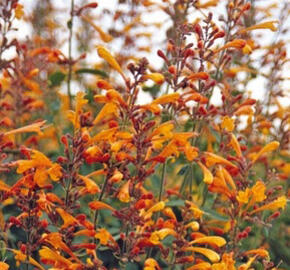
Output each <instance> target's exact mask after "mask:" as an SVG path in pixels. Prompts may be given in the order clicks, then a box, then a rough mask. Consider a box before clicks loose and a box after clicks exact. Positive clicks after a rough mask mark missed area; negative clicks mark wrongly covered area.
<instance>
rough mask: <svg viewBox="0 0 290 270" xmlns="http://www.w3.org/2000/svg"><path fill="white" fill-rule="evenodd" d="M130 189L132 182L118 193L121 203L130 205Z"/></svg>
mask: <svg viewBox="0 0 290 270" xmlns="http://www.w3.org/2000/svg"><path fill="white" fill-rule="evenodd" d="M129 188H130V181H127V182H126V183H125V184H124V185H123V186H122V187H121V188H120V190H119V192H118V195H117V197H118V199H119V200H120V201H121V202H124V203H128V202H130V193H129Z"/></svg>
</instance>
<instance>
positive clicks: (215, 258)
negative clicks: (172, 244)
mask: <svg viewBox="0 0 290 270" xmlns="http://www.w3.org/2000/svg"><path fill="white" fill-rule="evenodd" d="M183 250H184V251H193V252H197V253H201V254H202V255H204V256H205V257H207V258H208V259H209V260H210V261H211V262H213V263H216V262H218V261H219V260H220V256H219V255H218V254H217V253H216V252H215V251H213V250H211V249H208V248H200V247H187V248H184V249H183Z"/></svg>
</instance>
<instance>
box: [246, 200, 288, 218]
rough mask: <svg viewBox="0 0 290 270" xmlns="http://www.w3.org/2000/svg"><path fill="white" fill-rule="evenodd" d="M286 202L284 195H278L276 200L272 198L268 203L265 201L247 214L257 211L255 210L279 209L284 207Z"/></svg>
mask: <svg viewBox="0 0 290 270" xmlns="http://www.w3.org/2000/svg"><path fill="white" fill-rule="evenodd" d="M286 203H287V199H286V196H281V197H278V198H277V199H276V200H274V201H272V202H270V203H267V204H265V205H263V206H261V207H259V208H257V209H255V210H253V211H252V212H250V213H249V214H250V215H253V214H255V213H257V212H260V211H264V210H276V209H279V208H282V209H284V208H285V206H286Z"/></svg>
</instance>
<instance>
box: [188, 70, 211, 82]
mask: <svg viewBox="0 0 290 270" xmlns="http://www.w3.org/2000/svg"><path fill="white" fill-rule="evenodd" d="M208 78H209V75H208V73H207V72H198V73H193V74H190V75H189V76H188V77H187V79H189V80H190V81H195V80H208Z"/></svg>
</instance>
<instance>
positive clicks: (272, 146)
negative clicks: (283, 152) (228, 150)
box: [251, 141, 280, 163]
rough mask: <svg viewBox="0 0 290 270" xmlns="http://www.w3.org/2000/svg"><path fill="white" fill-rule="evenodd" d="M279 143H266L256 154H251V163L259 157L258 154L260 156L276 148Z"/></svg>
mask: <svg viewBox="0 0 290 270" xmlns="http://www.w3.org/2000/svg"><path fill="white" fill-rule="evenodd" d="M279 145H280V143H279V142H277V141H273V142H270V143H268V144H267V145H265V146H264V147H263V148H262V149H261V150H260V151H259V152H258V153H257V154H254V155H253V156H251V159H252V162H253V163H254V162H256V161H257V160H258V159H259V158H260V156H262V155H263V154H265V153H267V152H272V151H274V150H276V149H277V148H278V147H279Z"/></svg>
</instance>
